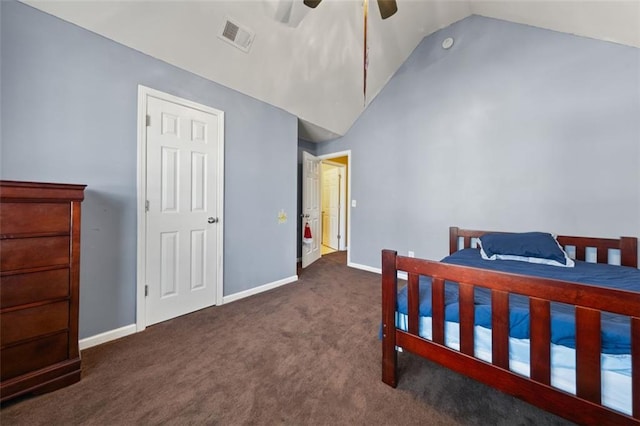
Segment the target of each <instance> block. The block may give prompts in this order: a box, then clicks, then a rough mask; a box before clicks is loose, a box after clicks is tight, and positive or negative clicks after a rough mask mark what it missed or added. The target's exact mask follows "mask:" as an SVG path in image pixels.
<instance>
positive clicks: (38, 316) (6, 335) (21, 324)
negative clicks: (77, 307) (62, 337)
mask: <svg viewBox="0 0 640 426" xmlns="http://www.w3.org/2000/svg"><path fill="white" fill-rule="evenodd" d="M68 327H69V302H68V301H67V300H65V301H62V302H56V303H49V304H47V305H42V306H36V307H33V308H29V309H21V310H17V311H9V312H3V313H2V318H0V332H1V333H2V334H1V335H0V341H1V345H2V346H3V350H2V351H3V352H4V346H6V345H10V344H11V343H15V342H19V341H20V340H24V339H29V338H32V337H37V336H41V335H43V334H48V333H54V332H56V331H62V330H66V329H67V328H68Z"/></svg>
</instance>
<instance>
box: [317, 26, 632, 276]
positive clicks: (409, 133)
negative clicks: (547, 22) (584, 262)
mask: <svg viewBox="0 0 640 426" xmlns="http://www.w3.org/2000/svg"><path fill="white" fill-rule="evenodd" d="M448 36H452V37H454V38H455V44H454V46H453V47H452V48H451V49H450V50H443V49H442V48H441V43H442V40H443V39H444V38H446V37H448ZM370 66H374V64H371V65H370ZM346 149H350V150H351V155H352V157H351V160H352V163H351V170H352V174H351V177H350V179H351V185H352V199H355V200H356V201H357V207H356V208H352V209H351V241H350V243H349V248H350V250H351V253H350V255H351V261H352V262H353V263H357V264H362V265H367V266H372V267H380V250H381V249H382V248H390V249H395V250H398V251H399V252H401V253H406V252H407V251H408V250H412V251H415V253H416V255H417V256H421V257H428V258H432V259H440V258H441V257H443V256H445V255H446V254H447V250H448V239H447V236H448V227H449V226H450V225H456V226H460V227H467V228H476V229H495V230H510V231H527V230H546V231H550V232H556V233H561V234H569V235H590V236H603V237H617V236H621V235H631V236H639V235H640V50H639V49H637V48H632V47H627V46H622V45H617V44H613V43H608V42H603V41H596V40H592V39H587V38H582V37H576V36H571V35H567V34H562V33H558V32H553V31H548V30H542V29H538V28H534V27H529V26H525V25H519V24H514V23H509V22H504V21H499V20H494V19H488V18H483V17H479V16H472V17H469V18H467V19H465V20H462V21H460V22H458V23H456V24H454V25H452V26H450V27H448V28H445V29H443V30H441V31H439V32H438V33H436V34H434V35H432V36H430V37H427V38H425V39H424V40H423V41H422V43H421V44H420V45H419V46H418V47H417V48H416V50H415V51H414V52H413V54H412V55H411V57H410V58H409V59H408V60H407V61H406V63H405V64H404V65H403V66H402V67H401V68H400V70H399V71H398V72H397V73H396V75H395V76H394V77H393V78H392V79H391V81H390V82H389V83H388V84H387V86H385V88H384V89H383V91H382V92H381V93H380V94H379V96H378V97H377V98H376V99H375V100H374V101H373V102H372V103H371V105H370V106H369V107H368V108H367V110H366V111H365V112H364V114H363V115H362V116H361V117H360V118H359V119H358V121H357V122H356V123H355V124H354V126H353V127H352V128H351V129H350V131H349V132H348V134H347V135H345V136H344V137H342V138H341V139H338V140H335V141H331V142H327V143H322V144H320V145H319V147H318V150H317V153H318V155H322V154H327V153H331V152H337V151H343V150H346Z"/></svg>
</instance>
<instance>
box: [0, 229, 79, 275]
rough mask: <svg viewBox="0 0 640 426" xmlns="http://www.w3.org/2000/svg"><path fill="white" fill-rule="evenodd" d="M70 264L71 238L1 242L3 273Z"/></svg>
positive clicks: (0, 255)
mask: <svg viewBox="0 0 640 426" xmlns="http://www.w3.org/2000/svg"><path fill="white" fill-rule="evenodd" d="M68 264H69V237H38V238H19V239H5V240H0V267H1V268H2V271H11V270H16V269H26V268H36V267H39V266H53V265H68Z"/></svg>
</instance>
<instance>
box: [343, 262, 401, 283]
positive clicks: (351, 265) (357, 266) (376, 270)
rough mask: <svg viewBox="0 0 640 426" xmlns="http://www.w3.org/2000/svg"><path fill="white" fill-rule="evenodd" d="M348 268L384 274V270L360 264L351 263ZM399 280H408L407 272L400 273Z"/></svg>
mask: <svg viewBox="0 0 640 426" xmlns="http://www.w3.org/2000/svg"><path fill="white" fill-rule="evenodd" d="M347 266H348V267H350V268H356V269H362V270H363V271H368V272H373V273H374V274H382V269H380V268H374V267H372V266H367V265H361V264H359V263H353V262H349V263H347ZM398 278H400V279H401V280H406V279H407V273H406V272H398Z"/></svg>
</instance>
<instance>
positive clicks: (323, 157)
mask: <svg viewBox="0 0 640 426" xmlns="http://www.w3.org/2000/svg"><path fill="white" fill-rule="evenodd" d="M336 157H347V194H346V195H347V197H346V200H347V245H346V247H347V265H348V264H350V263H351V248H350V247H351V197H352V195H351V176H352V174H351V150H350V149H348V150H346V151H339V152H332V153H330V154H324V155H318V158H319V159H320V160H321V161H327V160H331V159H332V158H336Z"/></svg>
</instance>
